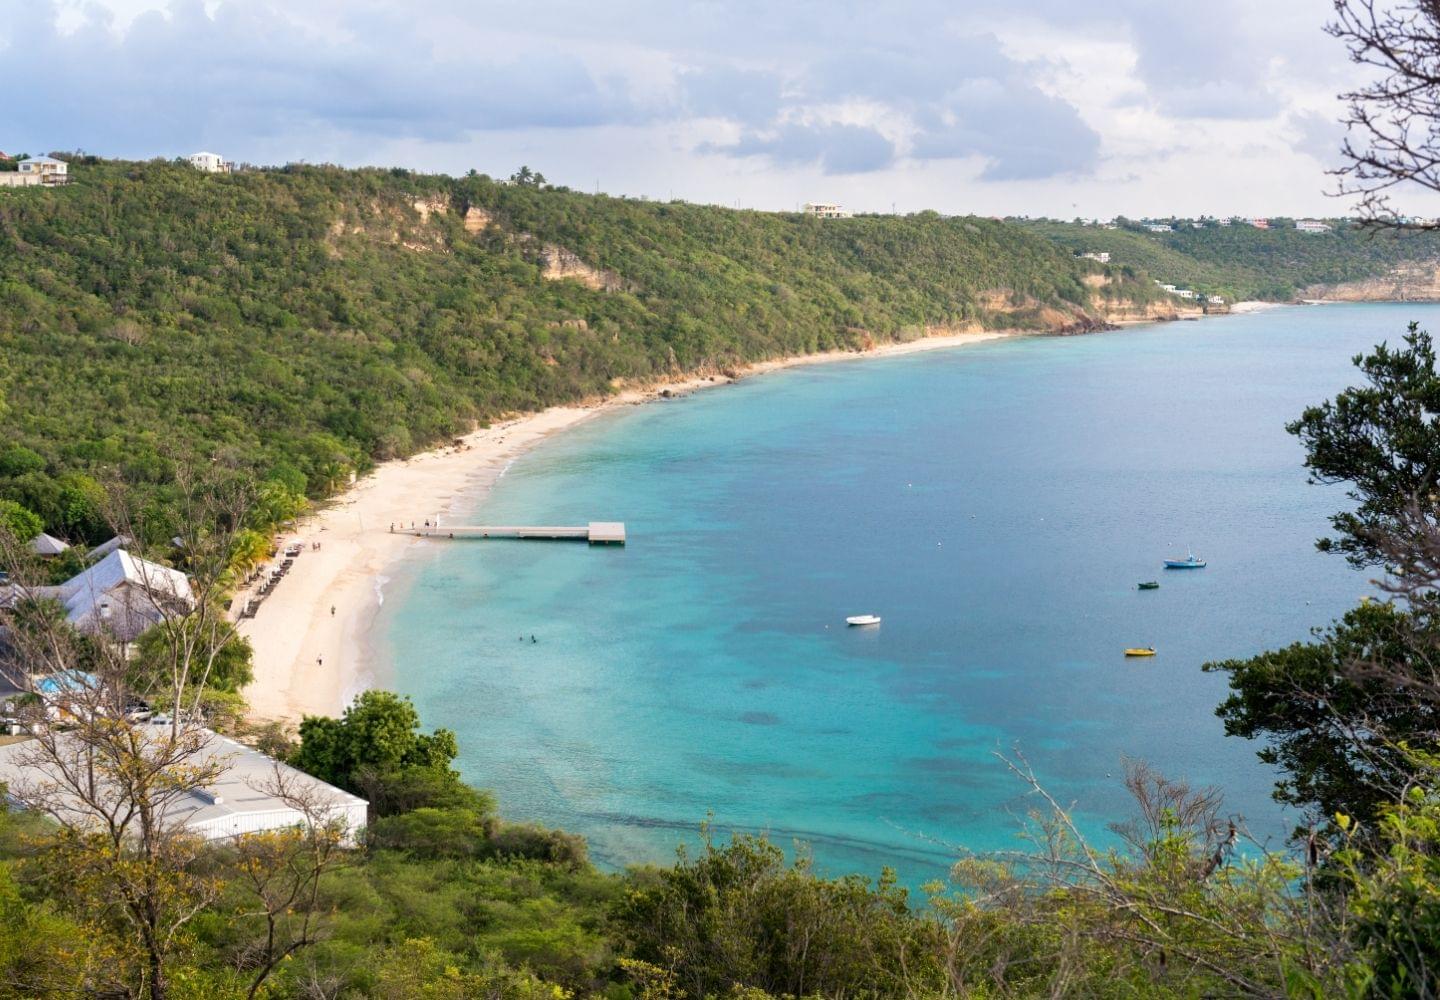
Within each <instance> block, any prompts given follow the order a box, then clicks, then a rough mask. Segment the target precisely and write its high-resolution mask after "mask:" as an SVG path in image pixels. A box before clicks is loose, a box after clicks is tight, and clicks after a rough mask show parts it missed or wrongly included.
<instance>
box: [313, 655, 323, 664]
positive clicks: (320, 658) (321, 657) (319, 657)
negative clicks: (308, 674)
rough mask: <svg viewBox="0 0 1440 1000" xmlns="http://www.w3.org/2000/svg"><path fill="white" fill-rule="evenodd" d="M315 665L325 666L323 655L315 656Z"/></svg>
mask: <svg viewBox="0 0 1440 1000" xmlns="http://www.w3.org/2000/svg"><path fill="white" fill-rule="evenodd" d="M315 666H317V667H323V666H325V657H324V656H323V655H321V656H317V657H315Z"/></svg>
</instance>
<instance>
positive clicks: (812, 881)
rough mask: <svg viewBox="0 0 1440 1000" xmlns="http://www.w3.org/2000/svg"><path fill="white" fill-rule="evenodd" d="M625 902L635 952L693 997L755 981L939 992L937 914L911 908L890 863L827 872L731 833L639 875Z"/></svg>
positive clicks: (784, 991)
mask: <svg viewBox="0 0 1440 1000" xmlns="http://www.w3.org/2000/svg"><path fill="white" fill-rule="evenodd" d="M637 883H638V884H637V887H636V888H635V889H634V890H633V891H632V892H630V893H629V894H628V896H627V898H626V902H625V906H624V907H623V908H622V910H621V920H622V922H623V924H624V927H625V930H626V932H627V934H628V936H629V937H630V939H631V940H632V941H633V942H634V948H635V952H634V953H635V957H637V958H639V959H640V960H642V961H644V962H648V963H652V964H653V965H656V966H663V967H665V968H669V969H671V970H672V971H673V972H674V974H675V977H676V982H677V984H678V987H679V988H680V989H681V990H683V991H684V994H685V995H688V996H694V997H705V996H720V995H724V994H726V993H728V992H729V991H730V990H731V989H732V988H735V987H751V988H756V989H760V990H763V991H765V992H767V993H772V994H775V995H777V996H808V995H812V994H813V995H819V996H853V997H883V996H897V995H902V994H903V993H904V992H905V991H906V989H907V988H912V989H916V990H919V991H920V992H922V993H925V992H930V991H935V992H938V991H939V988H940V985H941V982H942V981H943V976H942V974H941V969H940V967H939V964H938V962H937V958H938V952H939V949H938V941H939V936H938V932H939V925H938V924H935V923H934V922H932V921H930V920H927V919H919V918H917V917H916V916H915V915H914V914H913V913H912V911H911V909H910V907H909V904H908V901H907V896H906V892H905V890H904V889H901V888H899V887H897V886H896V885H895V881H894V875H893V873H890V872H887V873H886V874H885V875H884V876H883V877H882V878H881V880H880V882H879V883H878V884H877V885H874V886H872V885H871V884H870V883H869V882H868V881H867V880H866V879H864V878H861V877H859V876H850V877H847V878H842V879H833V880H832V879H823V878H818V877H816V876H815V875H814V874H813V872H812V871H811V870H810V866H809V862H808V860H806V859H805V858H804V857H803V856H802V857H800V858H798V859H797V860H796V861H795V862H794V863H793V864H787V863H786V861H785V855H784V853H783V852H782V851H781V850H780V848H778V847H776V846H775V845H774V844H772V843H770V842H769V841H767V840H764V839H760V838H754V837H744V836H737V837H736V838H735V839H734V840H733V841H732V842H731V843H730V844H728V845H725V846H723V847H719V846H716V845H715V844H713V843H712V842H710V841H709V839H708V838H707V840H706V844H705V849H704V851H703V853H702V854H701V855H700V856H699V857H697V858H695V859H694V860H691V859H689V858H687V857H685V856H684V855H682V857H681V859H680V862H679V863H678V864H677V865H675V866H674V867H673V868H669V869H665V870H662V871H652V872H647V873H643V874H641V875H639V876H637Z"/></svg>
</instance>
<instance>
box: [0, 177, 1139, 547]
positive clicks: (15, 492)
mask: <svg viewBox="0 0 1440 1000" xmlns="http://www.w3.org/2000/svg"><path fill="white" fill-rule="evenodd" d="M73 175H74V177H75V181H74V182H73V183H72V184H71V185H69V186H68V187H65V188H59V189H44V190H42V189H24V190H16V191H3V192H0V358H3V362H0V365H3V367H0V400H3V403H4V409H3V411H0V441H5V442H8V443H11V444H14V445H19V446H22V447H24V448H27V449H29V450H30V451H31V452H33V453H35V454H37V455H39V456H40V458H41V460H42V462H41V466H42V467H39V468H32V466H34V465H35V462H34V460H33V458H30V457H29V456H24V457H23V460H22V461H21V462H20V467H21V468H20V470H19V471H20V472H24V473H25V474H27V475H29V476H30V479H29V480H27V481H26V482H25V483H22V484H19V485H16V484H15V483H14V481H13V480H14V479H15V478H16V476H17V475H19V472H17V469H16V468H11V467H8V466H7V463H6V462H5V460H4V459H3V458H0V496H6V497H9V498H11V499H13V500H17V501H19V502H20V503H22V504H24V505H25V506H27V507H29V508H30V509H32V510H34V511H35V512H37V513H39V514H40V515H41V517H42V519H43V520H44V521H45V523H46V525H47V527H48V528H50V529H51V530H54V531H69V532H71V533H75V532H77V531H78V530H79V528H80V525H79V522H78V521H77V520H76V519H75V518H71V517H67V516H66V513H65V510H64V509H63V508H64V502H63V501H62V499H61V498H60V496H59V491H60V488H61V487H60V486H58V485H57V484H59V483H60V482H61V480H62V479H63V478H64V477H65V476H66V475H67V474H68V475H71V476H72V477H73V476H74V475H77V474H79V475H92V476H93V475H97V470H99V469H102V468H110V469H115V470H118V471H119V472H121V473H122V474H123V475H124V476H125V477H126V478H128V479H130V480H131V481H132V482H139V483H146V482H149V483H157V484H158V483H162V482H164V481H165V479H166V476H167V474H168V469H169V463H170V461H171V460H172V459H173V458H174V457H175V456H177V455H181V454H188V455H198V456H203V457H206V458H208V457H211V456H218V457H219V458H220V459H221V460H222V461H224V462H227V463H230V464H232V465H234V466H236V467H237V468H241V469H244V470H246V471H250V472H254V473H257V474H259V475H260V476H262V477H266V476H270V477H278V478H279V479H281V480H283V481H285V482H287V483H290V484H291V485H292V486H294V487H295V488H296V489H303V490H304V491H305V492H308V493H309V494H310V495H312V496H316V495H323V494H325V493H327V492H330V491H332V490H334V489H336V488H337V487H339V486H342V485H343V484H344V483H345V482H347V481H348V480H349V477H350V475H351V474H352V473H353V472H355V471H358V470H363V469H365V468H366V467H367V466H368V465H370V464H371V463H373V462H374V461H376V460H379V459H385V458H389V457H392V456H397V455H404V454H408V453H410V452H413V451H415V450H417V449H419V448H421V447H423V446H425V445H427V444H431V443H435V442H437V441H441V440H445V439H447V438H448V437H450V436H453V435H455V434H457V433H459V432H462V431H466V430H468V429H471V428H472V427H473V426H475V425H476V424H477V423H478V422H483V421H488V420H490V419H492V418H494V417H496V416H498V415H500V414H503V413H506V412H511V411H518V410H530V409H535V408H538V407H544V406H547V405H550V404H554V403H558V402H564V401H572V400H576V399H578V398H581V397H585V396H592V395H598V394H604V393H607V392H610V391H612V390H613V387H614V386H615V385H616V384H617V382H619V381H623V380H647V379H653V378H656V377H659V376H666V375H673V374H678V373H681V372H697V371H698V372H706V371H717V370H723V369H726V368H728V367H731V366H735V365H739V364H742V363H744V362H749V361H755V360H759V359H765V358H771V357H775V356H779V355H788V354H801V353H807V352H812V351H823V350H827V349H833V348H859V347H863V346H866V345H868V344H871V343H873V342H880V341H890V340H897V339H908V338H913V337H918V336H921V335H922V334H923V333H925V332H926V328H927V327H936V326H941V327H953V328H966V329H971V328H973V329H981V328H996V327H1017V328H1022V329H1032V330H1057V329H1062V328H1065V327H1070V326H1074V327H1078V328H1088V327H1091V326H1093V325H1095V324H1096V323H1097V322H1098V321H1099V319H1098V315H1099V314H1098V313H1097V312H1096V311H1095V310H1096V307H1097V304H1098V306H1100V307H1102V308H1103V305H1104V303H1103V301H1102V300H1097V299H1096V298H1095V294H1096V291H1095V289H1096V286H1097V285H1099V286H1103V287H1102V288H1101V289H1100V291H1101V292H1103V294H1106V295H1109V296H1112V297H1115V298H1117V299H1120V300H1125V301H1133V300H1142V301H1143V300H1146V299H1152V298H1154V297H1155V292H1154V290H1153V288H1151V287H1149V283H1148V282H1141V281H1136V280H1134V279H1132V278H1127V277H1117V278H1116V279H1114V280H1113V281H1111V282H1109V283H1108V284H1107V282H1106V280H1105V279H1104V278H1098V279H1097V277H1096V276H1095V275H1094V274H1092V273H1091V271H1090V270H1089V269H1088V266H1082V262H1076V261H1075V260H1073V258H1072V255H1071V254H1070V253H1069V252H1067V251H1066V250H1064V249H1062V248H1060V247H1058V246H1056V245H1055V244H1053V243H1051V242H1049V241H1047V240H1044V239H1041V238H1039V237H1038V236H1036V235H1033V234H1030V233H1026V232H1023V231H1021V230H1019V229H1017V228H1016V227H1014V226H1009V225H1006V224H1004V223H1000V222H995V221H990V220H982V219H942V218H941V217H939V216H938V215H934V214H928V215H920V216H914V217H908V218H865V219H856V220H850V221H845V222H843V223H840V224H835V223H828V222H823V221H820V220H816V219H811V218H804V217H800V216H795V215H774V214H766V213H759V212H740V211H731V210H728V209H721V208H714V207H700V206H694V205H686V204H659V203H654V202H641V201H632V200H625V199H616V198H609V197H603V196H590V195H581V194H576V193H572V192H568V191H564V190H555V189H541V188H539V187H536V186H526V185H507V184H500V183H496V182H493V181H491V180H489V179H488V178H484V177H467V178H463V179H458V180H456V179H451V178H446V177H431V176H418V175H414V174H411V173H409V172H406V171H399V170H397V171H379V170H341V169H337V168H325V167H293V168H285V169H280V170H264V171H252V172H246V173H241V174H235V175H207V174H202V173H199V172H197V171H195V170H192V169H191V168H189V167H188V166H181V165H176V164H171V163H163V162H151V163H125V162H109V161H98V162H88V163H83V162H82V163H78V164H77V165H76V166H75V167H74V170H73ZM1087 276H1088V278H1089V281H1090V283H1089V284H1088V285H1087V283H1086V281H1087ZM551 279H558V280H551ZM8 465H9V466H13V465H14V463H13V462H12V463H9V464H8ZM7 477H8V478H7ZM79 533H81V534H83V531H80V532H79Z"/></svg>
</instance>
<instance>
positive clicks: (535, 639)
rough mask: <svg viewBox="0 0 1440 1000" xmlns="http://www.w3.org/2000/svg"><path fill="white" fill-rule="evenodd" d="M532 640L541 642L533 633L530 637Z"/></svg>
mask: <svg viewBox="0 0 1440 1000" xmlns="http://www.w3.org/2000/svg"><path fill="white" fill-rule="evenodd" d="M530 641H531V642H539V641H540V640H539V639H537V638H535V637H534V636H533V635H532V636H531V637H530Z"/></svg>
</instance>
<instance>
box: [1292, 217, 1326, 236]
mask: <svg viewBox="0 0 1440 1000" xmlns="http://www.w3.org/2000/svg"><path fill="white" fill-rule="evenodd" d="M1295 228H1296V229H1298V230H1299V231H1300V232H1302V233H1312V234H1319V233H1328V232H1329V231H1330V226H1329V225H1328V224H1327V223H1324V222H1320V221H1319V220H1317V219H1301V220H1300V221H1298V222H1296V223H1295Z"/></svg>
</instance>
